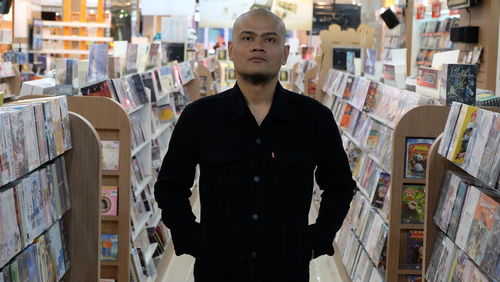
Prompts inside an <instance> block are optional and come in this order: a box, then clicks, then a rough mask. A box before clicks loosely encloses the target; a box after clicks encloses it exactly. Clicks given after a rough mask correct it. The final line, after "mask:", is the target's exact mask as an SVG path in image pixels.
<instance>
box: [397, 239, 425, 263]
mask: <svg viewBox="0 0 500 282" xmlns="http://www.w3.org/2000/svg"><path fill="white" fill-rule="evenodd" d="M423 248H424V231H423V230H408V231H407V233H406V244H405V251H404V252H405V254H404V260H403V265H402V266H401V267H402V268H404V269H422V255H423V251H424V250H423Z"/></svg>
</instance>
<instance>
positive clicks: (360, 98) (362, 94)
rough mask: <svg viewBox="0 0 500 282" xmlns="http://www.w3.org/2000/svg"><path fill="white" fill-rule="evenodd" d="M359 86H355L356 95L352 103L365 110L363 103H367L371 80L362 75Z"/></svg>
mask: <svg viewBox="0 0 500 282" xmlns="http://www.w3.org/2000/svg"><path fill="white" fill-rule="evenodd" d="M357 82H358V83H357V86H356V88H355V92H354V95H353V97H352V103H351V104H352V105H353V106H354V107H355V108H356V109H358V110H360V111H361V110H363V105H364V104H365V100H366V96H367V94H368V89H369V88H370V84H371V83H370V80H368V79H366V78H363V77H360V78H359V79H358V80H357Z"/></svg>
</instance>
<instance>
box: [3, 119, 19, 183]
mask: <svg viewBox="0 0 500 282" xmlns="http://www.w3.org/2000/svg"><path fill="white" fill-rule="evenodd" d="M9 116H10V114H9V113H8V112H1V111H0V132H1V134H0V145H1V147H0V150H1V151H0V165H1V171H2V174H1V175H2V185H5V184H7V183H9V182H10V181H12V180H14V179H15V178H16V173H15V169H14V165H15V164H14V162H15V161H14V155H13V154H14V151H13V145H12V141H13V139H12V135H11V127H10V118H9Z"/></svg>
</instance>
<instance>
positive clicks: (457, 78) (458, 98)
mask: <svg viewBox="0 0 500 282" xmlns="http://www.w3.org/2000/svg"><path fill="white" fill-rule="evenodd" d="M445 68H446V78H443V81H444V82H445V83H446V86H443V87H442V88H443V90H444V89H445V93H443V94H442V95H443V97H444V98H445V99H443V100H444V101H446V105H448V106H449V105H451V103H452V102H460V103H463V104H467V105H475V103H476V83H477V72H478V65H476V64H445V65H443V69H445Z"/></svg>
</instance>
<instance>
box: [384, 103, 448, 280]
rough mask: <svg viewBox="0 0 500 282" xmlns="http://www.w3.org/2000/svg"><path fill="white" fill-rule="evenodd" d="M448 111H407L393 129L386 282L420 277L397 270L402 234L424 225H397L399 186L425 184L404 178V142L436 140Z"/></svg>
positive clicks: (431, 107) (431, 108)
mask: <svg viewBox="0 0 500 282" xmlns="http://www.w3.org/2000/svg"><path fill="white" fill-rule="evenodd" d="M448 112H449V107H444V106H434V105H425V106H419V107H416V108H414V109H412V110H410V111H408V113H406V114H405V115H404V116H403V117H402V118H401V120H400V121H399V122H398V124H397V125H396V127H395V129H394V135H393V151H392V152H393V160H392V175H391V189H390V191H391V192H390V203H391V205H390V214H389V232H388V239H387V270H386V281H400V280H401V279H402V276H403V275H423V270H422V269H421V268H420V269H402V268H401V267H400V264H401V261H402V259H403V257H402V253H403V248H404V247H403V246H402V245H403V243H404V239H405V236H404V234H403V233H404V232H405V231H407V230H424V224H402V223H401V212H402V188H403V184H415V185H418V184H420V185H425V184H426V179H425V178H423V179H415V178H405V175H404V168H405V158H406V157H405V156H406V139H407V138H436V137H437V136H438V135H439V134H441V133H442V132H443V130H444V127H445V124H446V119H447V117H448ZM429 190H430V191H433V190H434V189H432V188H429V187H426V188H425V194H427V193H428V191H429ZM425 215H426V217H428V216H427V215H428V210H426V211H425ZM431 218H432V216H431ZM424 238H425V237H424ZM424 241H425V239H424ZM403 278H404V277H403Z"/></svg>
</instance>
